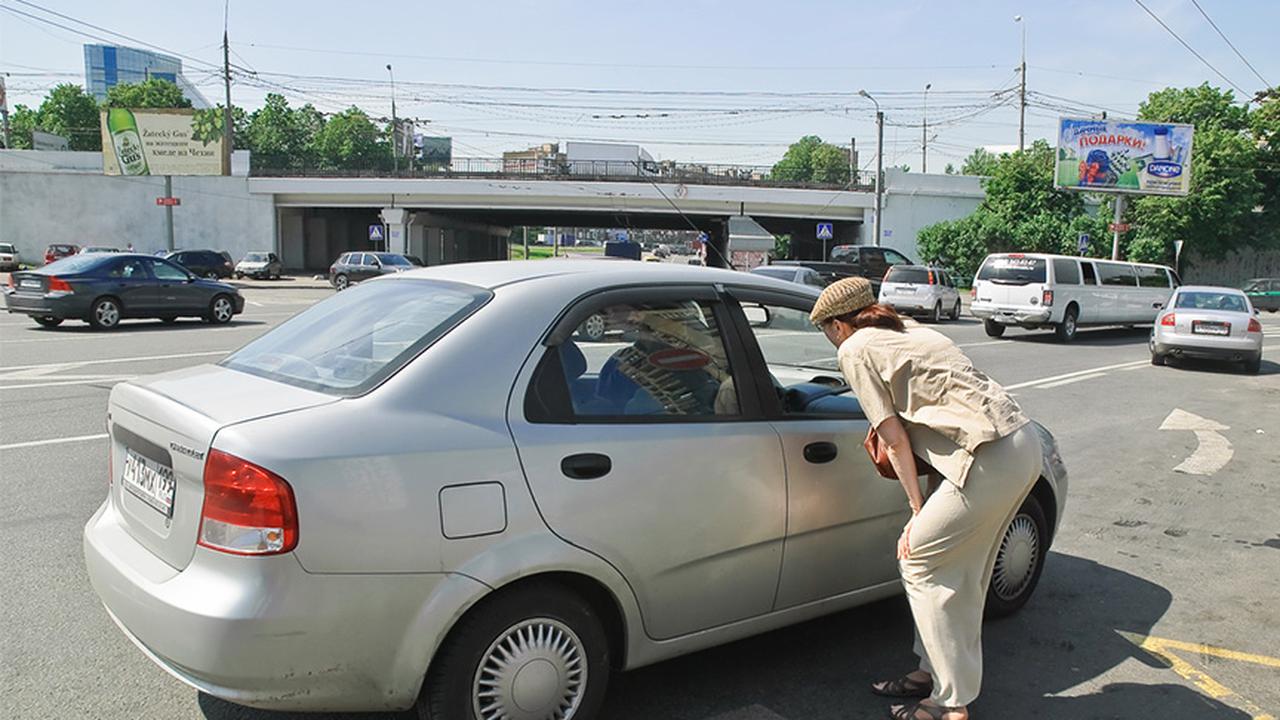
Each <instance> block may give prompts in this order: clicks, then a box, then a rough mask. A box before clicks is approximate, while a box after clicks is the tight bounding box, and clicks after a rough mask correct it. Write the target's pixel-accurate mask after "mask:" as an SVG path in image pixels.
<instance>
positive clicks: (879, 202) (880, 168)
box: [858, 90, 884, 245]
mask: <svg viewBox="0 0 1280 720" xmlns="http://www.w3.org/2000/svg"><path fill="white" fill-rule="evenodd" d="M858 94H859V95H861V96H862V97H864V98H866V99H868V100H870V101H871V102H873V103H875V106H876V217H875V223H874V228H875V230H874V232H875V234H876V237H875V242H874V243H873V244H874V245H879V244H880V214H881V212H880V211H881V210H882V209H883V207H884V113H883V112H881V111H880V103H879V102H877V101H876V99H875V98H873V97H871V94H870V93H868V92H867V91H866V90H859V91H858Z"/></svg>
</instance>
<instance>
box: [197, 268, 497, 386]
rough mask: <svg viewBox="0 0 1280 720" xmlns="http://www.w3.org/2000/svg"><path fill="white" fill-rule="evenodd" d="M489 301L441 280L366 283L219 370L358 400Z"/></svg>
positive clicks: (477, 290)
mask: <svg viewBox="0 0 1280 720" xmlns="http://www.w3.org/2000/svg"><path fill="white" fill-rule="evenodd" d="M490 297H492V293H490V292H489V291H488V290H484V289H482V288H478V287H474V286H471V285H463V284H460V283H451V282H442V281H436V280H390V281H381V282H372V283H368V284H362V285H359V286H357V287H355V288H353V289H351V290H346V291H343V292H341V293H338V294H337V295H335V296H333V297H331V298H329V299H328V300H325V301H324V302H321V303H318V304H316V305H313V306H312V307H311V308H309V309H308V310H306V311H304V312H302V313H301V314H299V315H297V316H295V317H293V318H291V319H290V320H288V321H287V322H285V323H284V324H282V325H280V327H278V328H276V329H275V330H272V331H271V332H268V333H267V334H265V335H263V336H262V337H260V338H258V339H257V340H255V341H253V342H251V343H249V344H248V345H246V346H244V347H243V348H241V349H240V350H238V351H236V352H235V353H234V354H233V355H231V356H230V357H228V358H227V359H225V360H223V361H222V363H221V364H222V365H223V366H224V367H228V368H231V369H233V370H240V371H242V372H247V373H250V374H253V375H259V376H261V377H266V378H269V379H272V380H276V381H278V382H282V383H287V384H290V385H297V386H299V387H304V388H309V389H312V390H318V391H320V392H325V393H329V394H331V395H341V396H348V395H359V394H362V393H364V392H366V391H368V390H369V389H371V388H373V387H375V386H376V385H378V383H381V382H382V381H383V380H385V379H386V378H388V377H390V376H391V375H392V374H394V373H395V372H396V371H397V370H399V369H400V368H401V367H403V366H404V365H405V364H407V363H408V362H409V361H410V360H412V359H413V358H414V357H416V356H417V355H418V354H419V353H421V352H422V351H423V350H424V349H426V348H427V346H429V345H431V344H432V343H434V342H435V341H436V340H438V339H440V338H441V337H442V336H444V334H445V333H447V332H449V330H451V329H452V328H453V327H455V326H456V325H457V324H458V323H460V322H462V320H464V319H465V318H466V317H467V316H468V315H470V314H471V313H473V312H475V310H476V309H477V308H479V307H480V306H481V305H484V304H485V303H486V302H488V300H489V298H490Z"/></svg>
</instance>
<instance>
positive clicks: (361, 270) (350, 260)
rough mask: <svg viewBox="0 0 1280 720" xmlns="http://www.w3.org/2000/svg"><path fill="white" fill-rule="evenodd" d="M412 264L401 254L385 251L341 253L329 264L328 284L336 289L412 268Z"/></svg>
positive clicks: (342, 288) (344, 288)
mask: <svg viewBox="0 0 1280 720" xmlns="http://www.w3.org/2000/svg"><path fill="white" fill-rule="evenodd" d="M413 267H414V266H413V264H412V263H410V262H409V260H408V258H406V257H405V256H403V255H397V254H395V253H387V252H349V253H342V254H341V255H339V256H338V259H337V260H335V261H334V263H333V264H332V265H330V266H329V284H330V285H332V286H333V287H334V288H335V289H337V290H338V291H342V290H346V289H347V287H348V286H350V285H353V284H355V283H358V282H360V281H362V280H369V279H371V278H376V277H378V276H379V275H390V274H392V273H400V272H404V271H406V270H412V269H413Z"/></svg>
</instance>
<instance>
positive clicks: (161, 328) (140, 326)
mask: <svg viewBox="0 0 1280 720" xmlns="http://www.w3.org/2000/svg"><path fill="white" fill-rule="evenodd" d="M266 324H267V323H266V322H264V321H262V320H241V319H239V318H236V319H233V320H232V321H231V322H229V323H227V324H225V325H212V324H209V323H206V322H204V321H203V320H200V319H198V318H180V319H178V320H175V321H174V322H172V323H169V324H165V323H163V322H161V321H159V320H124V321H122V322H121V323H120V324H119V325H117V326H116V327H114V328H112V329H110V330H97V329H95V328H94V327H93V326H91V325H89V324H88V323H82V322H77V321H75V320H68V321H66V322H64V323H63V324H61V325H59V326H57V327H52V328H44V327H40V326H38V325H36V324H35V323H32V324H31V326H30V327H27V328H22V329H23V330H26V331H27V332H30V333H33V334H39V335H50V336H55V335H72V336H75V335H102V336H113V335H133V334H138V333H151V332H167V331H170V330H184V329H185V330H190V329H192V328H197V327H207V328H209V329H216V328H228V327H252V326H255V325H266Z"/></svg>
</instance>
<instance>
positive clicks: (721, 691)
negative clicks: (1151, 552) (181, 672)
mask: <svg viewBox="0 0 1280 720" xmlns="http://www.w3.org/2000/svg"><path fill="white" fill-rule="evenodd" d="M1171 600H1172V597H1171V595H1170V594H1169V592H1168V591H1167V590H1165V589H1164V588H1163V587H1161V586H1159V585H1156V584H1154V583H1151V582H1148V581H1147V580H1144V579H1142V578H1139V577H1136V576H1134V575H1130V574H1128V573H1124V572H1121V571H1119V570H1116V569H1114V568H1109V567H1106V566H1103V565H1099V564H1097V563H1095V562H1093V561H1090V560H1085V559H1083V558H1077V557H1073V556H1070V555H1063V554H1060V553H1052V554H1051V555H1050V557H1049V561H1048V565H1047V566H1046V568H1045V574H1044V576H1043V579H1042V581H1041V585H1040V588H1039V590H1038V591H1037V594H1036V596H1035V597H1034V598H1033V599H1032V601H1031V603H1030V604H1029V605H1028V606H1027V607H1026V608H1024V609H1023V610H1022V611H1021V612H1020V613H1019V614H1017V615H1015V616H1014V617H1011V618H1008V619H1005V620H1000V621H993V622H989V623H987V625H986V627H985V632H984V636H985V637H984V650H985V655H986V668H985V677H986V680H985V682H984V688H983V696H982V697H981V698H980V699H979V700H978V701H977V702H976V703H975V704H974V705H973V706H972V708H971V709H972V711H973V714H974V717H975V718H1015V717H1027V718H1038V719H1041V720H1082V719H1085V718H1162V720H1236V719H1239V720H1249V718H1248V715H1247V714H1245V713H1242V712H1239V711H1236V710H1234V709H1232V708H1229V707H1227V706H1225V705H1223V704H1221V703H1218V702H1216V701H1213V700H1210V699H1208V698H1206V697H1205V696H1203V695H1200V694H1199V693H1197V692H1195V691H1194V690H1192V689H1190V688H1188V687H1185V686H1184V685H1181V684H1177V681H1176V679H1175V678H1176V676H1174V675H1173V674H1172V672H1167V673H1166V674H1167V675H1168V677H1170V678H1171V679H1174V681H1173V682H1170V683H1159V684H1139V683H1113V684H1108V685H1105V686H1103V687H1101V688H1100V689H1097V690H1094V691H1092V692H1083V693H1080V692H1076V691H1075V690H1074V689H1075V688H1078V687H1080V686H1081V685H1082V684H1085V683H1088V682H1090V681H1093V680H1095V679H1096V678H1098V677H1099V676H1101V675H1103V674H1104V673H1106V672H1108V671H1110V670H1111V669H1113V668H1115V667H1116V666H1117V665H1119V664H1121V663H1123V662H1124V661H1126V660H1130V659H1133V658H1136V659H1138V660H1139V661H1140V662H1143V663H1145V664H1147V665H1148V666H1150V667H1152V668H1161V667H1162V666H1161V665H1159V664H1158V663H1157V662H1155V661H1154V660H1152V659H1151V658H1149V657H1148V656H1147V655H1145V654H1144V653H1143V652H1142V651H1140V650H1138V649H1137V648H1135V647H1134V646H1133V645H1132V644H1130V643H1129V642H1128V641H1127V640H1125V639H1124V638H1122V637H1121V636H1120V635H1118V634H1117V633H1116V630H1127V631H1130V632H1134V633H1139V634H1144V635H1145V634H1147V633H1148V632H1149V631H1150V628H1151V627H1152V626H1153V625H1154V624H1155V623H1156V622H1157V621H1158V620H1159V619H1160V618H1161V616H1163V615H1164V613H1165V611H1166V610H1167V609H1168V607H1169V604H1170V602H1171ZM911 632H912V631H911V616H910V612H909V611H908V610H907V606H906V602H905V601H904V600H902V599H901V598H895V599H891V600H886V601H883V602H879V603H875V604H872V605H869V606H867V607H864V608H857V609H854V610H850V611H847V612H844V613H840V614H837V615H833V616H831V617H827V618H822V619H819V620H814V621H812V622H808V623H804V624H802V625H798V626H795V627H791V628H785V629H782V630H778V631H775V632H772V633H768V634H766V635H762V636H760V637H756V638H751V639H748V640H743V641H740V642H736V643H733V644H730V645H726V646H723V647H719V648H715V649H711V650H706V651H703V652H700V653H696V654H693V655H688V656H685V657H682V658H677V659H675V660H670V661H667V662H664V663H659V664H657V665H653V666H650V667H647V668H642V669H639V670H636V671H633V672H630V673H624V674H620V675H615V677H614V681H613V684H612V686H611V688H610V690H609V696H608V700H607V702H606V705H605V708H604V710H603V711H602V713H601V715H600V717H601V718H602V719H603V720H712V719H714V720H824V719H827V718H829V719H830V720H837V719H839V720H848V719H849V718H880V717H885V716H886V711H887V708H888V706H889V701H888V700H886V699H884V698H879V697H876V696H874V695H872V694H871V693H870V692H869V691H868V690H867V685H868V683H870V682H871V681H873V680H876V679H882V678H890V677H896V676H897V675H899V674H901V673H902V672H904V671H906V670H909V669H911V668H912V667H913V663H914V659H915V657H914V655H912V654H911ZM1062 693H1072V696H1071V697H1052V696H1054V695H1059V694H1062ZM199 704H200V708H201V710H202V711H203V712H204V715H205V717H206V718H208V719H209V720H285V718H299V720H301V719H302V718H314V719H316V720H320V719H323V720H375V719H377V720H388V719H395V720H409V719H410V718H412V717H413V714H412V713H398V714H397V713H391V714H362V715H356V714H338V715H334V714H326V715H311V714H308V715H292V714H288V713H274V712H262V711H256V710H250V709H248V708H243V707H240V706H238V705H233V704H231V703H227V702H224V701H222V700H218V699H216V698H213V697H210V696H207V695H203V694H202V695H200V697H199Z"/></svg>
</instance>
